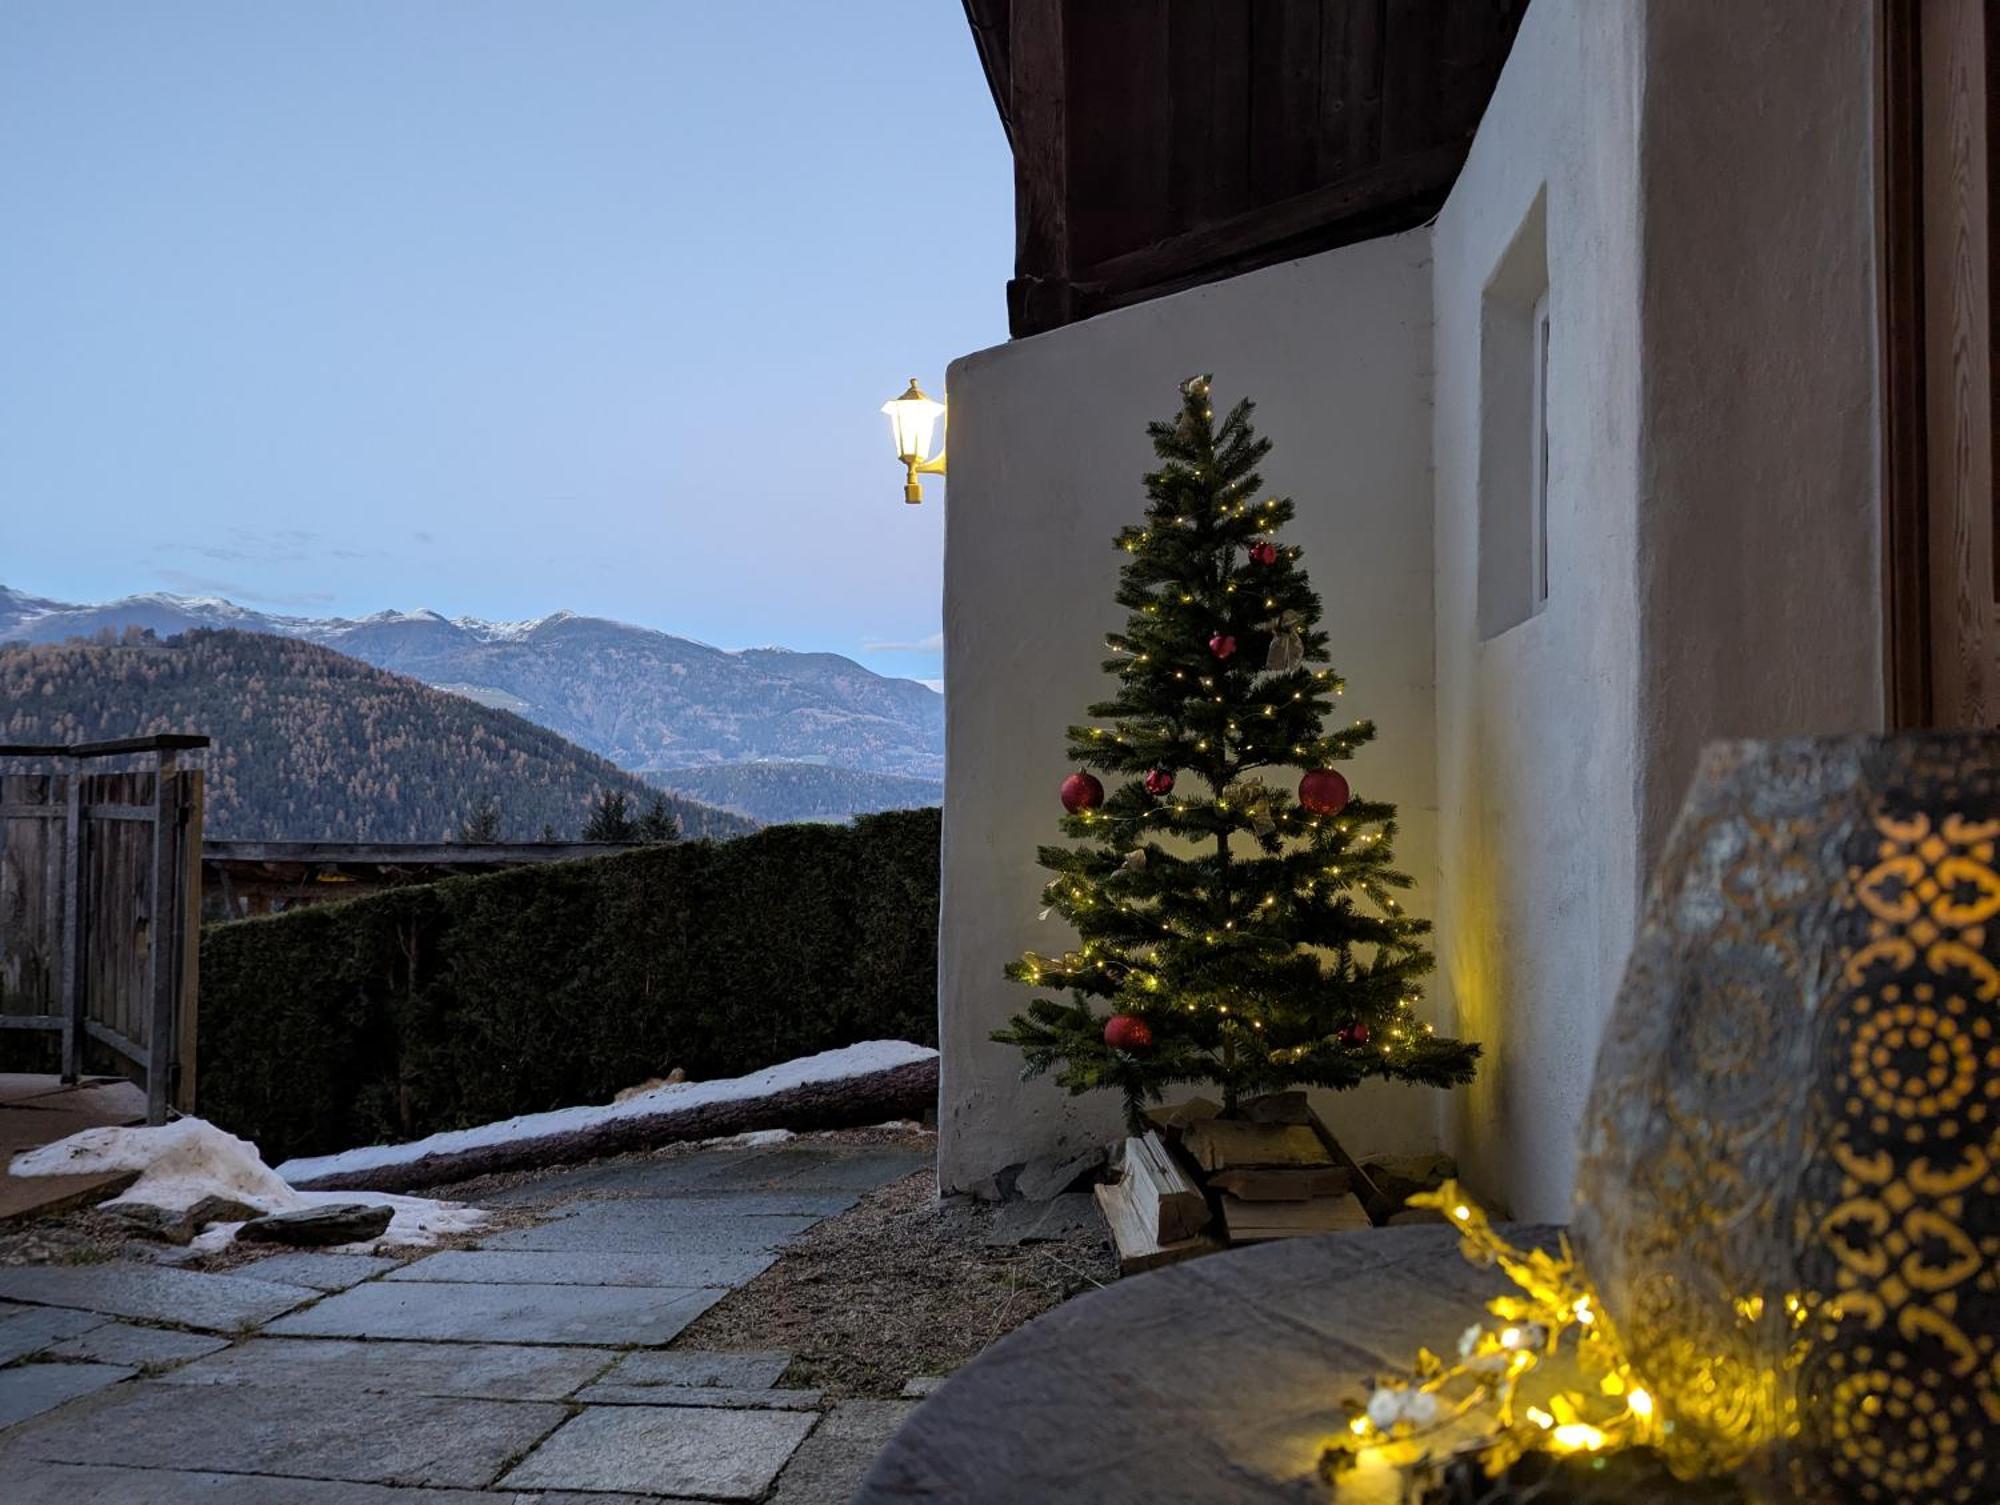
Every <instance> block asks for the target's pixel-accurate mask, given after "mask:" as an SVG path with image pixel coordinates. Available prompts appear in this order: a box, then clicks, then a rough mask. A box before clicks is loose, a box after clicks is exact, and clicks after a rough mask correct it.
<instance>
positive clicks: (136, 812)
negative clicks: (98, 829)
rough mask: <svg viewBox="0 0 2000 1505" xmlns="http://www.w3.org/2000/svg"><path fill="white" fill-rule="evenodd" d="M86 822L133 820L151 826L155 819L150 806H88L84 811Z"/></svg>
mask: <svg viewBox="0 0 2000 1505" xmlns="http://www.w3.org/2000/svg"><path fill="white" fill-rule="evenodd" d="M83 815H84V819H86V820H131V821H138V822H140V823H141V824H149V823H150V822H151V821H152V819H153V808H152V806H150V805H114V804H95V805H86V806H85V807H84V811H83Z"/></svg>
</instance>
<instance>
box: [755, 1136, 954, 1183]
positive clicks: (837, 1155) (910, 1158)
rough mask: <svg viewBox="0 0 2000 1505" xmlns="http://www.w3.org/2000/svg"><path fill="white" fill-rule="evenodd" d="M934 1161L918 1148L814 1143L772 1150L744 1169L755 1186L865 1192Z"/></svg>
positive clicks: (901, 1177) (897, 1179)
mask: <svg viewBox="0 0 2000 1505" xmlns="http://www.w3.org/2000/svg"><path fill="white" fill-rule="evenodd" d="M935 1163H936V1162H935V1160H934V1158H933V1157H932V1156H930V1155H927V1154H925V1153H924V1152H923V1151H921V1150H899V1149H889V1148H873V1147H869V1148H857V1149H841V1148H836V1147H827V1146H816V1145H815V1146H801V1147H799V1148H796V1149H775V1150H772V1151H771V1152H770V1153H769V1154H768V1155H765V1156H764V1157H763V1158H761V1159H760V1160H758V1161H757V1162H756V1163H755V1164H754V1165H752V1166H749V1167H745V1168H744V1169H745V1170H746V1171H747V1172H748V1173H749V1177H754V1179H755V1182H756V1184H758V1185H759V1186H763V1187H768V1186H771V1185H773V1184H781V1185H782V1187H783V1189H784V1190H785V1191H788V1192H790V1191H852V1192H866V1191H873V1190H875V1188H876V1187H878V1186H887V1185H888V1184H889V1183H890V1182H891V1181H900V1180H902V1179H903V1177H905V1176H908V1175H911V1174H913V1173H915V1172H917V1171H920V1170H923V1169H924V1168H925V1167H927V1166H930V1165H933V1164H935ZM749 1177H747V1178H746V1179H749Z"/></svg>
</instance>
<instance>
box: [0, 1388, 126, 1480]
mask: <svg viewBox="0 0 2000 1505" xmlns="http://www.w3.org/2000/svg"><path fill="white" fill-rule="evenodd" d="M138 1372H139V1371H138V1370H136V1369H131V1368H128V1367H126V1366H125V1365H123V1364H16V1365H14V1366H13V1367H12V1368H9V1369H0V1427H11V1426H13V1425H14V1424H15V1423H16V1422H22V1421H26V1420H27V1419H28V1418H29V1417H31V1416H39V1415H41V1414H42V1412H44V1411H53V1410H54V1409H55V1408H56V1407H57V1406H60V1405H65V1404H67V1403H68V1402H70V1401H73V1400H75V1399H76V1398H77V1397H78V1396H79V1395H89V1394H90V1393H91V1392H92V1391H93V1390H102V1389H103V1388H104V1387H105V1386H106V1385H115V1384H117V1383H118V1382H119V1381H120V1380H129V1379H130V1378H132V1376H133V1375H135V1374H137V1373H138ZM7 1498H9V1499H11V1498H12V1496H11V1495H9V1496H7Z"/></svg>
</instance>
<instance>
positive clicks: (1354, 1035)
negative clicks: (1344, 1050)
mask: <svg viewBox="0 0 2000 1505" xmlns="http://www.w3.org/2000/svg"><path fill="white" fill-rule="evenodd" d="M1340 1043H1341V1044H1342V1045H1366V1044H1367V1043H1368V1026H1367V1025H1365V1024H1363V1023H1362V1022H1361V1021H1360V1020H1359V1019H1357V1020H1355V1021H1354V1022H1353V1023H1352V1024H1350V1025H1348V1026H1346V1027H1345V1028H1344V1029H1342V1030H1341V1032H1340Z"/></svg>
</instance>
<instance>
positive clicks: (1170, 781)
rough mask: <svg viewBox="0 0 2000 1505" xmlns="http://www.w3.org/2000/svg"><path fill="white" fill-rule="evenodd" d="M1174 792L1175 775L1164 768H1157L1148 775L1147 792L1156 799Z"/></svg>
mask: <svg viewBox="0 0 2000 1505" xmlns="http://www.w3.org/2000/svg"><path fill="white" fill-rule="evenodd" d="M1173 792H1174V776H1173V774H1171V773H1170V772H1168V771H1167V770H1166V769H1164V768H1155V769H1154V770H1153V771H1152V772H1151V773H1149V774H1147V775H1146V793H1148V794H1150V795H1152V796H1153V797H1154V798H1155V799H1158V798H1160V797H1161V796H1163V795H1169V794H1172V793H1173Z"/></svg>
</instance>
